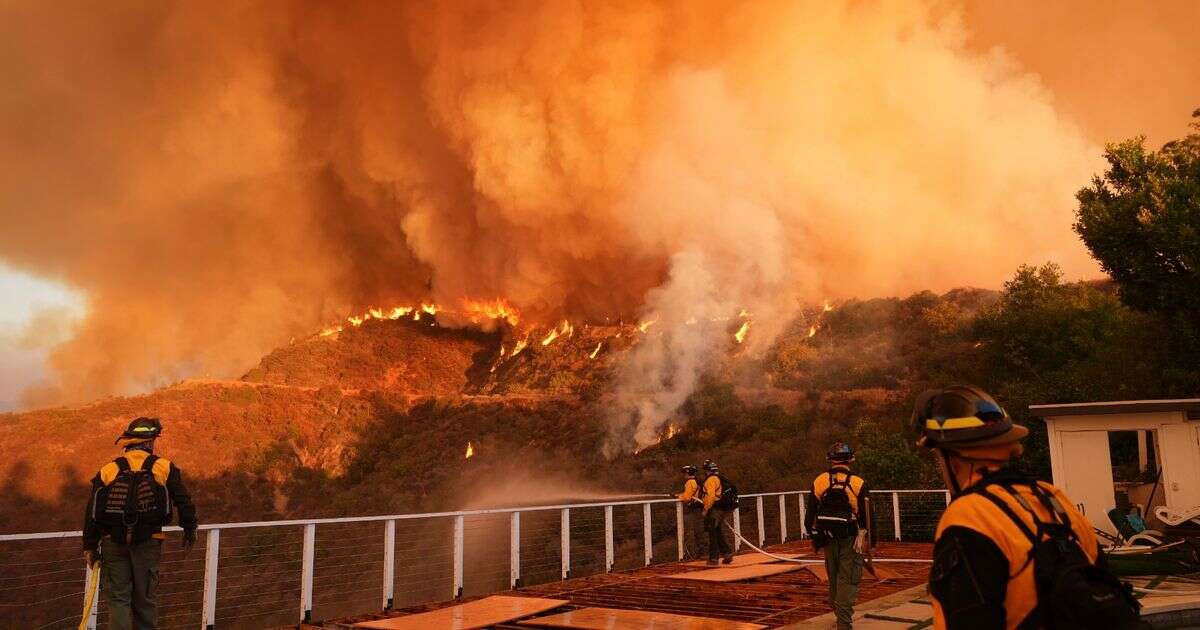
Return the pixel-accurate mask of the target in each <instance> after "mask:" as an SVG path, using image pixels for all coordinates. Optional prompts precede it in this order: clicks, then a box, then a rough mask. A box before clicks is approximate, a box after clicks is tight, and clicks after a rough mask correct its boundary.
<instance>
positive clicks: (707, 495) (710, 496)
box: [701, 475, 721, 514]
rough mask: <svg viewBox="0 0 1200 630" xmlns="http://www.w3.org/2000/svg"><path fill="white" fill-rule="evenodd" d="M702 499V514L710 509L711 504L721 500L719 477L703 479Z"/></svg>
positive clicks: (712, 476)
mask: <svg viewBox="0 0 1200 630" xmlns="http://www.w3.org/2000/svg"><path fill="white" fill-rule="evenodd" d="M701 498H703V499H704V513H705V514H708V511H709V510H711V509H712V506H713V504H715V503H716V502H717V500H718V499H720V498H721V476H720V475H709V476H708V477H706V478H705V479H704V493H703V494H702V495H701Z"/></svg>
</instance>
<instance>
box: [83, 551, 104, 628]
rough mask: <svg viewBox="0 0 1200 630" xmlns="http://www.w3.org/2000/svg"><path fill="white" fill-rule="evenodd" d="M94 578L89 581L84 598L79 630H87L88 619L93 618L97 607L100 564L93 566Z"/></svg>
mask: <svg viewBox="0 0 1200 630" xmlns="http://www.w3.org/2000/svg"><path fill="white" fill-rule="evenodd" d="M93 566H94V567H95V568H93V569H92V576H91V578H89V579H88V583H87V591H86V592H85V593H84V597H83V618H81V619H80V620H79V630H87V627H88V617H90V616H91V613H92V607H93V606H95V605H96V592H97V591H99V590H100V563H99V562H97V563H95V564H94V565H93Z"/></svg>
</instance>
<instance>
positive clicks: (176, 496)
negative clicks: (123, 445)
mask: <svg viewBox="0 0 1200 630" xmlns="http://www.w3.org/2000/svg"><path fill="white" fill-rule="evenodd" d="M122 457H124V458H125V459H126V460H127V461H128V462H129V467H130V468H131V469H133V470H142V468H143V467H144V465H145V463H146V458H148V457H150V453H148V452H146V451H143V450H141V449H136V448H134V449H129V450H127V451H125V453H124V454H123V455H122ZM120 470H121V468H120V466H118V465H117V463H116V461H111V462H109V463H107V464H105V465H104V466H101V467H100V471H99V472H97V473H96V476H95V477H93V478H92V495H91V499H90V500H89V501H88V506H87V512H86V514H85V515H84V520H83V547H84V549H90V550H95V549H96V548H97V547H98V546H99V544H100V539H101V538H103V537H104V536H106V535H108V534H109V532H107V531H105V530H104V527H103V526H101V524H100V523H97V522H96V521H95V520H93V518H92V501H94V500H95V497H96V491H97V490H98V489H99V488H101V487H103V486H107V485H109V484H111V483H112V482H113V480H115V479H116V478H117V474H118V473H119V472H120ZM151 474H153V475H154V481H156V482H157V483H158V484H159V485H161V486H164V487H166V489H167V492H168V493H169V494H168V496H170V502H171V504H172V507H173V510H172V511H173V512H174V513H176V514H178V516H179V525H180V526H181V527H183V528H184V529H185V530H194V529H196V527H197V521H196V507H195V506H194V505H193V504H192V499H191V495H189V494H188V491H187V488H186V487H185V486H184V485H183V474H182V473H181V472H180V470H179V467H178V466H176V465H175V464H172V463H171V460H169V459H167V458H165V457H159V458H157V459H156V460H155V461H154V468H153V469H152V470H151ZM152 537H153V538H157V539H162V538H165V537H166V536H165V535H164V534H163V533H162V532H161V531H158V532H155V533H153V534H152Z"/></svg>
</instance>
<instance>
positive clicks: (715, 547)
mask: <svg viewBox="0 0 1200 630" xmlns="http://www.w3.org/2000/svg"><path fill="white" fill-rule="evenodd" d="M728 522H729V512H726V511H725V510H722V509H721V508H719V507H716V506H713V507H712V508H709V510H708V514H706V515H705V516H704V531H706V532H708V559H709V560H716V559H717V558H718V557H720V556H727V555H729V554H731V553H733V548H732V547H730V546H729V539H728V538H726V537H725V524H726V523H728Z"/></svg>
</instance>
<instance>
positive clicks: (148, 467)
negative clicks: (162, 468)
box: [142, 453, 158, 477]
mask: <svg viewBox="0 0 1200 630" xmlns="http://www.w3.org/2000/svg"><path fill="white" fill-rule="evenodd" d="M157 461H158V455H155V454H154V453H151V454H149V455H147V456H146V459H145V461H143V462H142V470H143V471H145V472H148V473H150V476H151V477H153V476H154V463H155V462H157Z"/></svg>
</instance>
